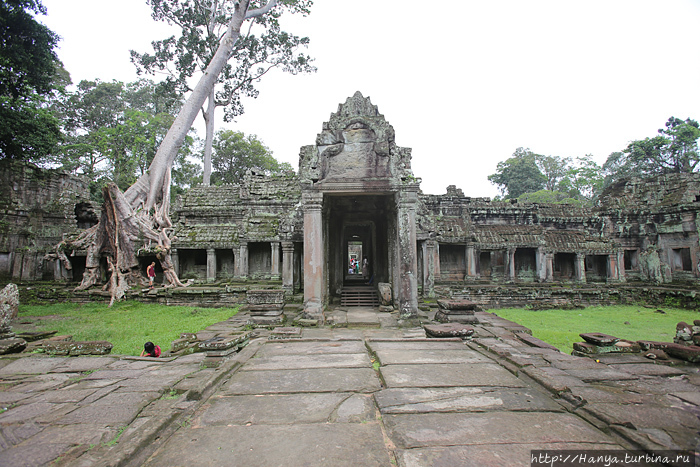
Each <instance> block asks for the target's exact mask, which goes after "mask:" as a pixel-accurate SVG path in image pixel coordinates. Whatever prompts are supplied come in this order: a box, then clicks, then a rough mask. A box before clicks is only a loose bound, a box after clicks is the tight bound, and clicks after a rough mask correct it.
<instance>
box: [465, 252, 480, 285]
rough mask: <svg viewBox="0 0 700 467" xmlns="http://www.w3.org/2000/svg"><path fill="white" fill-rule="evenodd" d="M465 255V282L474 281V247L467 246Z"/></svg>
mask: <svg viewBox="0 0 700 467" xmlns="http://www.w3.org/2000/svg"><path fill="white" fill-rule="evenodd" d="M466 255H467V257H466V258H465V260H466V262H467V280H474V279H476V277H477V273H476V249H475V248H474V245H467V251H466Z"/></svg>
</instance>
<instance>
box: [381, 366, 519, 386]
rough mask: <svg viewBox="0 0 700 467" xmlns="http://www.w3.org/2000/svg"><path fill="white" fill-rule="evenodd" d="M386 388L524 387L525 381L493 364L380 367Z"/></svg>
mask: <svg viewBox="0 0 700 467" xmlns="http://www.w3.org/2000/svg"><path fill="white" fill-rule="evenodd" d="M380 371H381V373H382V376H383V377H384V381H385V382H386V384H387V387H390V388H392V387H393V388H397V387H423V388H433V387H455V386H456V387H460V386H499V387H513V388H517V387H523V386H525V384H524V383H523V382H522V381H520V380H519V379H518V378H516V377H515V376H513V375H512V374H511V373H509V372H508V371H507V370H506V369H504V368H502V367H500V366H498V365H496V364H494V363H474V364H462V363H460V364H434V365H388V366H383V367H381V368H380Z"/></svg>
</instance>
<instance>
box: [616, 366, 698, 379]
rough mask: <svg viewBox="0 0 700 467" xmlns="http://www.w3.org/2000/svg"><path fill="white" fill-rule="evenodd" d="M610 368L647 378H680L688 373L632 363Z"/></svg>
mask: <svg viewBox="0 0 700 467" xmlns="http://www.w3.org/2000/svg"><path fill="white" fill-rule="evenodd" d="M610 368H613V369H615V370H619V371H624V372H626V373H631V374H633V375H645V376H679V375H683V374H685V373H686V372H685V371H683V370H680V369H678V368H673V367H671V366H667V365H658V364H656V363H630V364H627V365H610Z"/></svg>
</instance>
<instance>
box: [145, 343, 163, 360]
mask: <svg viewBox="0 0 700 467" xmlns="http://www.w3.org/2000/svg"><path fill="white" fill-rule="evenodd" d="M141 356H142V357H154V358H158V357H160V346H157V345H154V344H153V342H146V343H145V344H143V352H141Z"/></svg>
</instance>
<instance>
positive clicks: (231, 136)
mask: <svg viewBox="0 0 700 467" xmlns="http://www.w3.org/2000/svg"><path fill="white" fill-rule="evenodd" d="M212 167H213V169H214V172H213V173H212V180H213V182H214V183H215V184H221V183H240V182H241V181H242V180H243V177H244V175H245V174H246V172H247V171H248V170H254V171H256V172H258V173H264V174H267V175H272V174H281V173H290V172H291V173H293V169H292V166H291V165H290V164H289V163H287V162H283V163H280V162H278V161H277V159H275V158H274V157H273V156H272V151H270V150H269V149H268V148H267V147H266V146H265V145H264V144H263V143H262V142H261V141H260V140H259V139H258V137H257V136H255V135H248V136H245V135H244V134H243V133H242V132H240V131H232V130H221V131H219V132H218V133H217V134H216V137H215V138H214V152H213V154H212Z"/></svg>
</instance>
